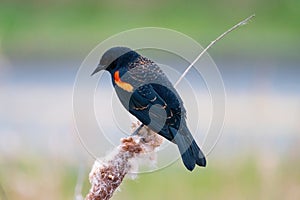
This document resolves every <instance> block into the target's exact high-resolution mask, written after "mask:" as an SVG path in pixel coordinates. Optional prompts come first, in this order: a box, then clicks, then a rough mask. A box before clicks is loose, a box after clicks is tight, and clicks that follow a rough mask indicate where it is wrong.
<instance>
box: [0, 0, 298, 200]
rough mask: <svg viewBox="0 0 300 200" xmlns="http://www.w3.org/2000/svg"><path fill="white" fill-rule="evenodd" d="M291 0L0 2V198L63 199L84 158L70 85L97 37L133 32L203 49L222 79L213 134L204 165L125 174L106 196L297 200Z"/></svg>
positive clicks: (294, 0)
mask: <svg viewBox="0 0 300 200" xmlns="http://www.w3.org/2000/svg"><path fill="white" fill-rule="evenodd" d="M299 11H300V1H298V0H284V1H281V0H264V1H259V0H241V1H240V0H218V1H217V0H211V1H203V0H200V1H199V0H198V1H197V0H189V1H179V0H165V1H159V0H152V1H146V0H139V1H134V0H123V1H117V0H109V1H91V0H86V1H82V0H73V1H71V0H61V1H58V0H52V1H50V0H44V1H37V0H27V1H21V0H1V2H0V186H1V187H0V198H2V199H5V198H7V199H24V200H26V199H28V200H29V199H41V198H42V199H72V198H74V190H75V185H76V181H77V178H78V171H79V168H80V167H81V166H82V165H83V166H84V168H85V171H84V186H83V191H82V193H83V195H84V194H86V193H87V191H88V189H89V183H88V180H87V177H88V171H89V168H90V167H91V166H92V163H93V160H92V158H90V157H89V156H88V155H87V153H86V152H85V151H84V149H83V148H82V147H81V145H80V143H79V142H78V141H77V138H76V137H75V135H74V133H75V128H74V121H73V118H72V99H71V98H72V87H73V82H74V80H75V75H76V71H77V69H78V68H79V66H80V63H81V62H82V60H83V59H84V57H85V56H86V55H87V54H88V53H89V52H90V50H91V49H92V48H94V47H95V46H96V45H97V44H98V43H99V42H101V41H103V40H104V39H106V38H108V37H110V36H111V35H113V34H117V33H119V32H121V31H125V30H128V29H132V28H138V27H148V26H154V27H164V28H170V29H174V30H177V31H180V32H182V33H184V34H186V35H188V36H190V37H192V38H193V39H195V40H196V41H198V42H199V43H201V44H202V45H203V46H205V45H207V44H209V43H210V41H211V40H213V39H215V38H216V36H218V35H219V34H220V33H222V32H224V31H225V30H227V29H228V28H230V27H231V26H232V25H234V24H236V23H237V22H239V21H240V20H242V19H244V18H246V17H248V16H250V15H251V14H253V13H255V14H256V17H255V19H254V20H252V21H251V22H250V23H249V24H248V25H247V26H244V27H242V28H240V29H239V30H237V31H235V32H233V33H231V34H230V35H228V36H227V37H226V38H225V39H223V40H222V41H220V42H219V43H217V44H216V45H215V46H214V47H213V48H212V49H211V50H209V53H210V55H211V56H212V57H213V58H214V60H215V62H216V63H217V65H218V67H219V69H220V72H221V74H222V76H223V78H224V83H225V87H226V92H227V107H226V109H227V114H226V122H225V127H224V133H223V136H222V138H221V141H220V142H219V144H218V146H217V148H216V149H215V150H214V152H213V153H212V155H210V156H209V157H208V160H209V165H208V167H207V168H206V169H196V170H195V171H194V172H193V173H189V172H187V171H186V170H185V169H184V167H183V166H182V164H181V161H178V162H176V163H175V164H174V165H172V166H171V167H169V168H166V169H163V170H161V171H158V172H156V173H150V174H144V175H140V176H139V178H138V179H137V180H135V181H131V180H126V181H125V182H124V183H123V184H122V186H121V192H118V193H116V195H115V196H114V197H113V199H122V200H126V199H131V200H132V199H145V200H146V199H186V200H188V199H295V200H296V199H297V200H298V199H300V171H299V169H300V148H299V144H300V136H299V134H300V126H299V123H298V121H299V118H300V112H299V111H300V96H299V94H300V66H299V65H300V58H299V52H300V38H299V36H300V22H299V20H300V12H299Z"/></svg>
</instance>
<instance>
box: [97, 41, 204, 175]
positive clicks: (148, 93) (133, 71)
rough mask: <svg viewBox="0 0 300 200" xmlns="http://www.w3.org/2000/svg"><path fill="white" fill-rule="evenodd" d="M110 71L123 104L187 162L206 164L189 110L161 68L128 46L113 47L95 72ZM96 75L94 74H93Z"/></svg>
mask: <svg viewBox="0 0 300 200" xmlns="http://www.w3.org/2000/svg"><path fill="white" fill-rule="evenodd" d="M100 70H107V71H108V72H109V73H110V74H111V77H112V84H113V85H114V87H115V90H116V93H117V95H118V97H119V99H120V101H121V103H122V104H123V106H124V107H125V108H126V109H127V110H128V111H129V112H130V113H131V114H132V115H134V116H135V117H136V118H138V119H139V120H140V121H141V122H142V123H143V124H144V125H147V126H148V127H149V128H151V129H152V130H153V131H155V132H157V133H158V134H160V135H161V136H163V137H165V138H166V139H168V140H170V141H172V142H173V143H175V144H177V146H178V148H179V151H180V153H181V157H182V160H183V163H184V165H185V166H186V168H187V169H188V170H190V171H192V170H193V169H194V167H195V165H196V164H197V165H199V166H206V159H205V156H204V154H203V153H202V151H201V150H200V148H199V147H198V145H197V144H196V142H195V140H194V138H193V136H192V134H191V133H190V131H189V129H188V127H187V124H186V120H185V118H186V110H185V109H184V106H183V102H182V100H181V98H180V96H179V95H178V93H177V91H176V90H175V88H174V87H173V85H172V83H171V82H170V81H169V79H168V78H167V76H166V75H165V74H164V73H163V71H162V70H161V69H160V67H159V66H158V65H157V64H155V63H154V62H153V61H151V60H150V59H148V58H146V57H143V56H141V55H140V54H138V53H137V52H135V51H133V50H131V49H129V48H126V47H113V48H111V49H109V50H108V51H106V52H105V53H104V54H103V56H102V57H101V59H100V63H99V65H98V67H97V68H96V69H95V71H94V72H93V74H95V73H97V72H98V71H100ZM93 74H92V75H93Z"/></svg>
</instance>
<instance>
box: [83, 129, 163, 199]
mask: <svg viewBox="0 0 300 200" xmlns="http://www.w3.org/2000/svg"><path fill="white" fill-rule="evenodd" d="M162 141H163V139H162V138H161V137H160V136H159V135H158V134H156V133H154V132H153V131H151V130H150V129H149V128H147V127H146V126H144V127H143V128H142V129H141V130H140V131H139V134H138V135H134V136H130V137H128V138H123V139H121V145H120V146H118V148H117V150H118V151H117V154H116V155H114V156H113V157H112V158H111V159H109V160H108V161H107V162H102V161H101V162H99V161H98V160H96V161H95V163H94V166H93V169H92V171H91V172H90V175H89V180H90V183H91V185H92V186H91V189H90V191H89V193H88V194H87V196H86V198H85V199H86V200H108V199H110V198H111V197H112V195H113V193H114V192H115V190H116V189H117V188H118V187H119V185H120V184H121V183H122V181H123V179H124V177H125V176H126V174H127V173H128V172H130V170H131V169H132V168H133V166H132V163H131V162H130V161H131V159H134V158H135V157H137V156H139V155H141V154H144V153H150V152H153V151H154V149H155V148H156V147H158V146H160V144H161V143H162Z"/></svg>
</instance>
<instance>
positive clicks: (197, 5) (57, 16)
mask: <svg viewBox="0 0 300 200" xmlns="http://www.w3.org/2000/svg"><path fill="white" fill-rule="evenodd" d="M299 8H300V3H299V1H293V0H287V1H273V0H266V1H258V0H255V1H248V0H247V1H243V2H242V3H241V2H240V1H238V0H233V1H230V2H228V1H224V0H222V1H217V0H212V1H209V2H208V1H203V0H200V1H197V0H191V1H188V2H185V1H179V0H175V1H173V0H166V1H158V0H155V1H138V2H137V1H133V0H126V1H117V0H110V1H92V0H89V1H80V0H76V1H69V0H65V1H63V2H61V1H57V0H54V1H43V2H39V1H36V0H30V1H20V0H13V1H2V2H1V3H0V40H1V43H2V46H3V48H4V50H5V51H7V52H8V53H11V54H18V56H21V55H27V56H28V55H32V54H34V55H35V56H36V55H43V54H45V55H46V56H47V55H48V56H49V55H56V56H57V55H59V54H61V53H64V56H65V54H68V53H69V54H71V55H73V54H76V53H86V52H85V51H87V50H90V49H91V48H92V47H93V46H95V45H96V44H97V43H98V42H100V41H102V40H104V39H105V38H107V37H109V36H111V35H113V34H116V33H118V32H121V31H124V30H128V29H131V28H136V27H145V26H158V27H165V28H171V29H175V30H178V31H181V32H183V33H186V34H187V35H189V36H191V37H193V38H194V39H196V40H197V41H199V42H202V43H204V44H206V43H209V41H211V40H212V39H214V38H215V37H216V36H217V35H218V34H220V33H222V32H223V31H225V30H226V29H228V28H229V27H230V26H232V25H233V24H235V23H237V22H238V20H241V19H243V18H245V17H247V16H249V15H250V14H252V13H256V15H257V17H256V19H255V20H254V21H253V24H251V28H247V31H245V32H243V33H240V34H235V35H234V36H232V39H228V40H224V41H223V44H224V48H225V47H226V51H224V50H222V53H223V54H224V53H226V52H230V51H229V50H236V51H237V52H239V50H237V49H239V48H241V49H244V50H248V53H249V52H253V50H254V49H255V50H257V49H258V48H257V46H260V48H259V49H260V50H261V51H263V50H267V49H268V50H276V51H278V52H277V53H280V52H285V53H288V54H291V53H292V52H293V51H291V52H286V49H287V48H288V47H289V48H291V47H293V46H295V47H296V46H297V44H299V39H298V35H299V32H300V28H299V27H300V24H299V18H300V14H299V12H298V11H299ZM274 45H276V47H278V49H276V48H273V47H274ZM279 47H280V48H279ZM262 48H263V49H262ZM267 52H268V51H266V52H264V54H266V53H267Z"/></svg>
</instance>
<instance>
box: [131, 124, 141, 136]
mask: <svg viewBox="0 0 300 200" xmlns="http://www.w3.org/2000/svg"><path fill="white" fill-rule="evenodd" d="M143 127H144V124H141V125H140V126H139V127H138V128H137V129H135V131H134V132H133V133H132V134H131V136H134V135H137V134H138V133H139V132H140V130H141V129H142V128H143Z"/></svg>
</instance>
